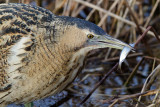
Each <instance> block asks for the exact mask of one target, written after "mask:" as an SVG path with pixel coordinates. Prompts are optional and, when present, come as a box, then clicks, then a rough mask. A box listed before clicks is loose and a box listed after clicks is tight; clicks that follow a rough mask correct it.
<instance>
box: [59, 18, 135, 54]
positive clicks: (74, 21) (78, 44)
mask: <svg viewBox="0 0 160 107" xmlns="http://www.w3.org/2000/svg"><path fill="white" fill-rule="evenodd" d="M60 18H61V21H60V22H61V23H59V25H63V26H65V28H63V27H62V28H63V29H65V30H64V31H63V34H62V35H63V37H62V38H61V40H62V41H63V42H62V43H65V46H69V47H70V48H72V49H73V50H75V51H77V50H79V49H84V50H85V52H87V51H90V50H93V49H98V48H106V47H110V48H116V49H121V50H122V49H123V48H124V47H125V46H127V47H129V48H132V47H131V46H130V45H128V44H126V43H124V42H122V41H120V40H118V39H115V38H113V37H111V36H109V35H108V34H107V33H106V32H105V31H104V30H103V29H102V28H100V27H98V26H97V25H95V24H93V23H91V22H88V21H85V20H82V19H78V18H71V17H64V16H61V17H60Z"/></svg>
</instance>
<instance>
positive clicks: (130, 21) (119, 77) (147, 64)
mask: <svg viewBox="0 0 160 107" xmlns="http://www.w3.org/2000/svg"><path fill="white" fill-rule="evenodd" d="M159 2H160V0H0V3H25V4H30V5H34V6H36V5H38V6H41V7H44V8H46V9H48V10H50V11H52V12H53V13H54V14H55V15H65V16H72V17H78V18H81V19H84V20H88V21H91V22H93V23H95V24H97V25H98V26H100V27H102V28H103V29H104V30H105V31H106V32H107V33H108V34H109V35H111V36H113V37H115V38H118V39H120V40H122V41H125V42H127V43H129V44H132V43H135V42H136V41H137V39H138V38H139V37H140V36H141V35H142V33H144V32H145V31H146V28H147V27H148V26H152V28H153V29H155V30H153V29H152V30H150V31H149V32H148V33H147V34H146V35H145V38H143V40H142V42H140V43H139V44H138V46H137V47H136V52H135V53H133V52H131V53H130V54H129V55H128V57H127V60H126V61H125V62H124V63H123V65H122V71H120V70H116V71H115V72H112V73H111V74H110V75H109V77H108V78H107V79H106V80H105V81H104V82H103V83H102V84H101V85H100V86H99V87H98V88H97V89H96V91H95V92H94V93H93V94H92V96H91V97H90V98H89V99H88V100H87V101H86V102H85V103H84V104H83V106H87V107H90V106H91V107H92V106H97V107H99V106H100V107H106V106H110V107H122V106H123V107H132V106H133V107H135V106H137V107H146V106H148V107H152V106H153V107H155V106H156V107H159V106H160V105H159V104H160V98H159V91H160V84H159V83H160V80H159V71H160V65H159V62H160V42H159V40H158V39H156V37H155V34H154V33H156V34H157V35H159V34H160V3H159ZM153 31H154V33H153ZM119 55H120V51H119V50H116V49H108V48H107V49H98V50H95V51H92V52H91V53H89V55H88V59H87V61H86V65H85V67H84V69H83V70H82V72H81V73H80V74H79V76H78V77H77V78H76V80H75V81H74V82H73V83H72V84H71V86H69V87H68V88H67V89H66V90H65V91H63V92H61V93H59V94H57V95H56V96H51V97H49V98H46V99H42V100H38V101H35V102H32V103H30V104H28V105H25V106H32V107H49V106H51V107H56V106H61V107H70V106H72V107H75V106H77V104H79V103H80V102H81V101H82V100H83V99H84V98H85V97H86V96H87V95H88V94H89V92H90V91H91V90H92V89H93V88H94V87H95V85H96V84H97V83H98V82H99V81H100V80H101V79H102V78H103V77H104V75H105V74H106V73H107V72H108V71H109V70H110V69H112V67H113V66H114V65H115V64H116V63H117V62H118V60H119ZM140 95H142V96H141V97H140ZM13 106H14V107H18V106H19V107H22V106H24V105H17V106H16V105H13V104H12V105H10V106H8V107H13Z"/></svg>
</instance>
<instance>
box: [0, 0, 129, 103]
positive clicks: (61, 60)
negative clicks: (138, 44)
mask: <svg viewBox="0 0 160 107" xmlns="http://www.w3.org/2000/svg"><path fill="white" fill-rule="evenodd" d="M0 30H1V32H0V35H1V36H0V48H1V50H0V55H1V56H0V62H1V63H0V104H1V105H6V104H9V103H17V104H20V103H26V102H30V101H34V100H37V99H41V98H45V97H47V96H50V95H54V94H56V93H58V92H60V91H62V90H63V89H64V88H65V87H67V86H68V85H69V83H71V82H72V81H73V80H74V78H75V77H76V75H77V73H78V71H80V68H82V67H83V62H84V59H85V56H86V54H87V53H88V52H89V51H91V50H93V49H97V48H106V47H111V48H117V49H123V47H124V46H127V47H130V46H129V45H127V44H126V43H124V42H121V41H119V40H117V39H114V38H112V37H111V36H109V35H107V34H106V33H105V32H104V31H103V30H102V29H101V28H100V27H98V26H96V25H95V24H93V23H91V22H88V21H85V20H82V19H78V18H71V17H66V16H56V15H54V14H52V12H50V11H48V10H46V9H44V8H40V7H34V6H30V5H25V4H12V3H11V4H1V5H0ZM130 48H131V47H130Z"/></svg>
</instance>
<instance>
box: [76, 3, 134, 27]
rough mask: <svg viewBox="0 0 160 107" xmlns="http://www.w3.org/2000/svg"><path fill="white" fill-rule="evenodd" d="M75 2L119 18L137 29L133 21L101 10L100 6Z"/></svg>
mask: <svg viewBox="0 0 160 107" xmlns="http://www.w3.org/2000/svg"><path fill="white" fill-rule="evenodd" d="M75 1H76V2H79V3H81V4H83V5H86V6H88V7H91V8H94V9H96V10H99V11H101V12H103V13H105V14H108V15H109V16H112V17H114V18H117V19H118V20H120V21H122V22H124V23H127V24H129V25H131V26H133V27H136V24H135V23H133V22H132V21H129V20H126V19H124V18H122V17H120V16H118V15H116V14H114V13H112V12H109V11H107V10H105V9H103V8H101V7H98V6H96V5H94V4H91V3H89V2H86V1H83V0H75Z"/></svg>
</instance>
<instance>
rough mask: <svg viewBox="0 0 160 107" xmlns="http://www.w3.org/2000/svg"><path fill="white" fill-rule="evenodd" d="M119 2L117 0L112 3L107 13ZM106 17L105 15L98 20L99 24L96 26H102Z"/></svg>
mask: <svg viewBox="0 0 160 107" xmlns="http://www.w3.org/2000/svg"><path fill="white" fill-rule="evenodd" d="M118 2H119V0H115V1H114V3H113V4H112V5H111V7H110V8H109V10H108V12H111V11H112V10H113V9H114V8H115V6H116V5H117V3H118ZM107 17H108V14H107V13H106V14H105V15H104V16H103V17H102V19H101V20H100V22H99V23H98V26H102V24H103V23H104V21H105V20H106V18H107Z"/></svg>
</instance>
